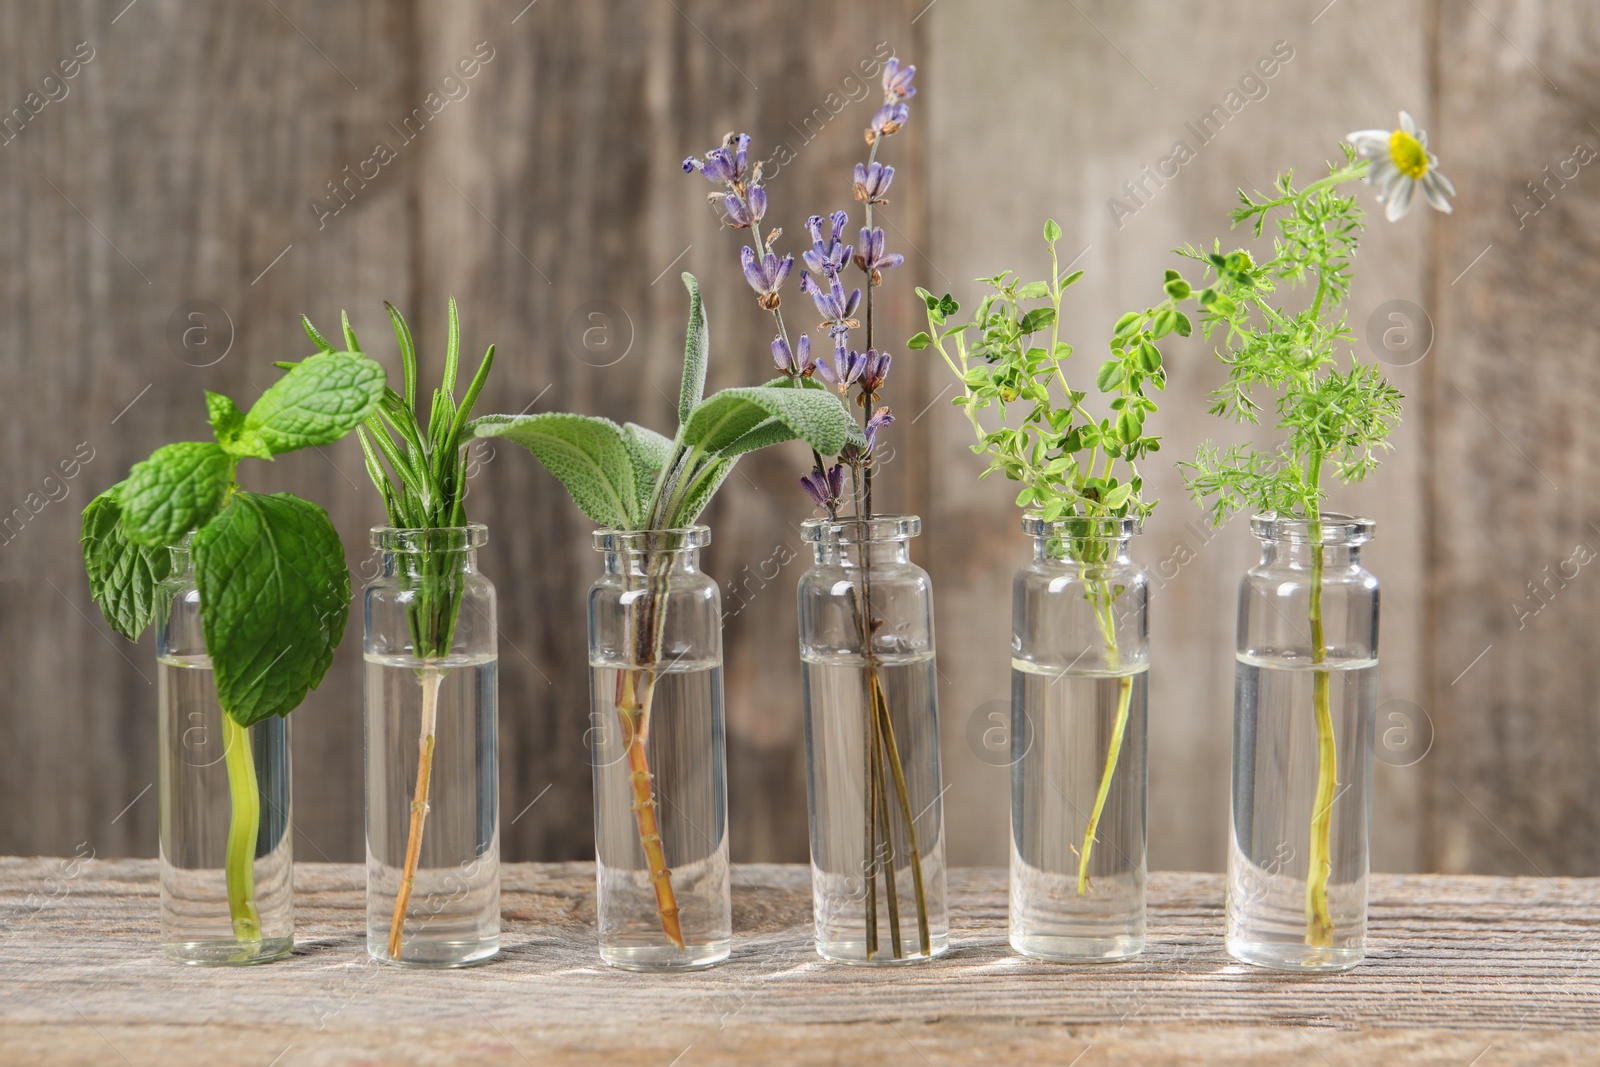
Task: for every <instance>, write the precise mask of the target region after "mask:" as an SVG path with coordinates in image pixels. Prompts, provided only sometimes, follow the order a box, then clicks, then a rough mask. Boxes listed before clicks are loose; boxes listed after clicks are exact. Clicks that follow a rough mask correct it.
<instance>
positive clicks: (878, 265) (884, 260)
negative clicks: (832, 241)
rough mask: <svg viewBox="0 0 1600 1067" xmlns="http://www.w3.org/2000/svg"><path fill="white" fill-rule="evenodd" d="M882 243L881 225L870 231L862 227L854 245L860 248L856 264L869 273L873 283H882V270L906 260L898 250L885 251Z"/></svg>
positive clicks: (883, 239) (883, 241)
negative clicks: (858, 239)
mask: <svg viewBox="0 0 1600 1067" xmlns="http://www.w3.org/2000/svg"><path fill="white" fill-rule="evenodd" d="M884 244H885V238H884V236H883V227H881V226H876V227H874V228H873V229H872V230H870V231H869V230H867V229H865V228H863V229H862V231H861V238H860V241H859V242H858V243H857V245H856V247H857V248H859V249H860V251H859V252H857V253H856V266H858V267H860V268H861V269H862V270H863V271H865V272H866V273H867V274H869V275H871V277H872V284H873V285H882V284H883V272H884V271H886V270H889V269H890V268H892V267H898V266H899V265H900V264H902V263H904V262H905V261H906V257H905V256H902V255H901V254H900V253H898V252H888V251H885V248H884Z"/></svg>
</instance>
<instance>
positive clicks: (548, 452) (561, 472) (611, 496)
mask: <svg viewBox="0 0 1600 1067" xmlns="http://www.w3.org/2000/svg"><path fill="white" fill-rule="evenodd" d="M472 431H473V433H474V434H476V435H477V436H478V437H504V438H506V439H507V440H510V441H515V442H516V443H517V444H519V445H521V446H522V447H523V448H526V449H527V450H528V451H529V452H532V453H533V454H534V456H536V457H537V458H538V460H539V462H540V463H542V464H544V466H545V469H546V470H548V471H549V472H550V473H551V474H553V475H555V476H556V478H557V479H558V480H559V481H560V482H561V484H562V485H563V486H565V487H566V489H567V492H568V493H570V494H571V496H572V499H573V502H574V503H576V504H577V505H578V508H579V509H580V510H581V511H582V512H583V513H584V514H585V515H587V516H589V518H591V519H593V520H594V521H595V522H597V523H599V524H600V525H601V526H611V527H616V528H618V529H629V528H632V527H633V526H634V524H635V523H636V522H637V521H638V517H639V489H638V478H637V476H636V474H635V471H634V466H633V461H632V460H631V459H630V458H629V455H628V446H627V444H626V443H625V442H624V441H623V434H622V427H620V426H618V425H617V424H616V423H614V422H612V421H611V420H610V419H601V418H596V417H594V416H591V415H565V414H559V413H554V412H541V413H540V414H537V415H485V416H483V417H482V418H480V419H477V420H476V421H474V422H473V423H472Z"/></svg>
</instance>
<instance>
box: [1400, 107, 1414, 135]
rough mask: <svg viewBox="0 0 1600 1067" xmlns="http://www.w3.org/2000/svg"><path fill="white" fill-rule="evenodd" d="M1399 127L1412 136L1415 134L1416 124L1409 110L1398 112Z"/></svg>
mask: <svg viewBox="0 0 1600 1067" xmlns="http://www.w3.org/2000/svg"><path fill="white" fill-rule="evenodd" d="M1400 128H1401V129H1402V130H1404V131H1406V132H1407V133H1409V134H1411V135H1412V136H1413V137H1415V136H1416V134H1417V124H1416V123H1415V122H1413V121H1412V119H1411V112H1409V111H1402V112H1400Z"/></svg>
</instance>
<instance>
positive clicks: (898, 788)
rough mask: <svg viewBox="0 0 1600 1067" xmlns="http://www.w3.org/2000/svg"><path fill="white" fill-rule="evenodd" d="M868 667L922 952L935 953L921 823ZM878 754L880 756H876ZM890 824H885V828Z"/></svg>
mask: <svg viewBox="0 0 1600 1067" xmlns="http://www.w3.org/2000/svg"><path fill="white" fill-rule="evenodd" d="M867 669H868V670H870V671H871V672H872V694H873V704H874V705H875V708H876V713H877V717H878V730H879V737H880V739H881V741H882V744H883V752H884V755H885V757H887V759H888V761H889V771H890V773H891V774H892V775H893V777H894V795H895V801H896V803H897V804H898V805H899V807H900V819H901V821H902V822H904V823H905V827H906V849H907V851H908V852H909V853H910V856H909V859H910V861H911V888H912V891H913V892H914V893H915V894H916V898H917V947H918V948H919V949H920V950H921V953H922V955H924V956H931V955H933V939H932V937H931V935H930V934H929V931H928V893H927V888H926V886H925V885H924V883H923V878H922V850H921V848H919V847H918V845H917V825H916V821H915V819H914V818H913V816H912V814H911V794H910V793H909V792H907V791H906V774H905V768H904V767H903V766H902V765H901V763H900V746H899V745H898V744H896V742H895V739H894V724H893V723H892V722H890V720H889V702H888V700H887V699H886V698H885V697H884V695H883V686H882V685H881V684H880V683H879V681H878V669H877V666H876V664H875V663H872V662H871V661H869V664H868V668H867ZM874 758H876V757H875V756H874ZM887 829H888V827H887V826H885V830H887ZM892 858H893V851H892V850H891V851H890V852H889V853H888V854H886V856H885V864H884V874H885V881H886V882H887V883H888V889H887V893H888V899H889V907H890V917H891V919H895V918H896V908H895V903H894V901H895V897H894V892H895V891H894V868H893V867H891V866H889V863H890V861H891V860H892ZM894 954H895V956H896V957H899V956H900V955H901V948H900V936H899V931H898V929H897V930H896V931H895V940H894Z"/></svg>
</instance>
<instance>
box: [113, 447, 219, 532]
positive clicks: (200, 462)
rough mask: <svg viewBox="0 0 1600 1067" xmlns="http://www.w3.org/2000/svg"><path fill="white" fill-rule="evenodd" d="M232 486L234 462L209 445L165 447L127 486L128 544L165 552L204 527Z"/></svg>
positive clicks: (137, 468)
mask: <svg viewBox="0 0 1600 1067" xmlns="http://www.w3.org/2000/svg"><path fill="white" fill-rule="evenodd" d="M232 484H233V460H232V459H230V458H229V456H228V453H227V452H225V451H223V449H222V446H221V445H218V444H213V443H212V442H210V441H179V442H178V443H177V444H171V445H165V446H163V447H161V448H158V449H156V450H155V451H154V452H152V453H151V454H150V458H149V459H147V460H144V461H142V462H140V463H135V464H134V465H133V470H132V471H130V472H129V473H128V480H127V481H125V482H123V483H122V490H121V492H120V493H119V494H118V501H119V503H120V504H121V505H122V529H123V532H124V533H125V534H126V535H127V537H128V540H130V541H132V542H133V543H135V544H139V545H144V546H145V547H147V548H166V547H167V546H168V545H171V544H175V543H176V542H177V541H178V540H179V539H180V538H182V537H183V535H184V534H186V533H188V532H189V531H190V530H194V529H197V528H199V527H200V526H203V525H204V524H205V523H206V522H208V521H209V520H210V519H211V516H213V515H215V514H216V513H217V509H218V508H220V507H222V501H223V498H224V497H226V496H227V495H228V487H229V486H230V485H232Z"/></svg>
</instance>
